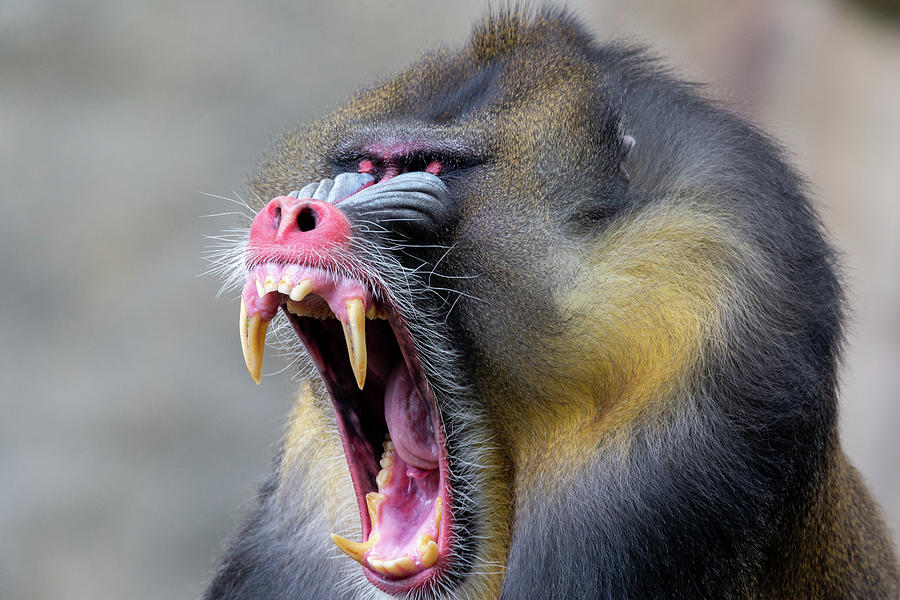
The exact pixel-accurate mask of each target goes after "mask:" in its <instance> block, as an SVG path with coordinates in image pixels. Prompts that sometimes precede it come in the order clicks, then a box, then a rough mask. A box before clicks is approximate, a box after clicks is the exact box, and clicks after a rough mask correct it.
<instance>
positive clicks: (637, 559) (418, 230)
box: [207, 11, 840, 598]
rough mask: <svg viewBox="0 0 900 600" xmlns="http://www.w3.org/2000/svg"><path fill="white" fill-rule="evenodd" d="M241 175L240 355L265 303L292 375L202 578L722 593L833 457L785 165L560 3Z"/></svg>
mask: <svg viewBox="0 0 900 600" xmlns="http://www.w3.org/2000/svg"><path fill="white" fill-rule="evenodd" d="M250 188H251V190H252V192H253V195H254V196H255V197H256V198H259V199H261V201H260V202H259V203H258V204H257V205H256V206H255V207H254V210H255V211H257V212H256V214H255V218H253V221H252V225H251V227H250V229H249V235H248V236H247V237H246V238H245V239H244V243H242V245H241V247H240V255H239V257H238V260H237V261H236V262H237V266H236V267H235V268H234V273H235V274H236V275H235V278H236V279H239V280H240V281H241V282H242V283H243V291H242V292H241V315H240V338H241V344H242V347H243V352H244V358H245V360H246V364H247V367H248V369H249V370H250V374H251V375H252V377H253V378H254V379H255V380H256V381H257V382H259V380H260V374H261V373H262V366H263V350H264V347H265V344H266V334H267V329H269V326H270V323H271V324H273V326H272V329H273V330H277V331H273V332H270V336H271V335H272V334H275V335H276V336H277V338H278V340H279V341H280V342H281V343H282V344H286V345H287V346H289V347H291V348H293V349H295V350H296V352H297V355H298V357H300V360H299V363H300V369H301V372H302V373H303V374H304V376H305V378H306V382H305V383H304V384H303V386H302V389H301V392H300V394H299V397H298V400H297V404H296V407H295V409H294V413H293V415H292V417H291V422H290V425H289V428H288V432H287V435H286V439H285V442H284V445H283V448H282V451H281V453H280V456H279V459H278V461H277V464H276V469H275V473H274V474H273V475H272V478H271V479H270V481H269V482H268V484H267V485H266V486H265V487H264V489H263V491H262V493H261V497H260V503H259V506H258V508H257V509H256V511H255V512H254V514H253V515H252V516H251V518H250V520H249V521H248V523H247V524H246V525H245V527H244V529H243V530H242V531H241V532H240V533H239V534H238V536H237V537H236V539H235V540H234V542H233V544H232V547H231V550H230V552H229V554H228V555H227V556H226V558H225V561H224V562H223V565H222V567H221V569H220V571H219V573H218V575H217V576H216V579H215V580H214V582H213V584H212V586H211V588H210V590H209V591H208V593H207V597H208V598H263V597H265V598H282V597H284V598H287V597H304V598H320V597H321V598H336V597H347V598H356V597H359V596H366V594H371V595H372V597H376V596H378V597H382V596H381V592H384V593H387V594H389V595H393V596H397V597H404V598H457V597H458V598H496V597H498V596H499V595H500V594H501V591H502V592H503V594H504V597H509V598H528V597H560V598H562V597H566V598H580V597H600V596H602V597H607V595H608V596H609V597H618V598H622V597H626V596H627V597H654V596H656V595H660V594H662V595H670V594H673V593H674V592H673V590H680V592H679V593H680V594H681V596H682V597H699V596H704V597H731V593H732V592H733V590H734V589H736V588H735V585H736V584H735V582H736V581H743V579H742V578H744V577H746V578H747V580H748V581H749V580H753V577H755V575H754V574H755V573H756V572H757V571H756V570H755V569H757V567H758V566H759V564H761V561H762V559H761V557H762V556H763V555H764V553H765V552H766V551H767V549H770V548H771V547H773V544H775V541H776V540H777V539H778V536H779V535H780V533H779V532H780V531H782V530H781V529H779V527H782V526H787V525H786V524H787V523H789V522H791V519H792V515H793V514H794V513H793V512H792V511H794V507H795V505H797V506H799V505H800V504H802V502H801V501H800V500H799V499H800V498H801V497H802V496H803V494H804V493H805V492H804V490H805V489H806V482H808V481H811V480H812V479H813V478H814V474H815V473H817V472H818V471H819V470H820V469H821V468H823V465H824V464H825V462H826V457H827V456H828V455H829V454H828V452H829V448H830V447H831V446H832V445H833V436H832V432H833V426H834V423H833V422H834V397H833V389H834V388H833V386H834V363H835V359H836V345H837V340H838V338H839V315H840V295H839V290H838V287H837V283H836V280H835V277H834V273H833V270H832V266H831V265H832V258H831V253H830V250H829V249H828V247H827V245H826V244H825V242H824V241H823V239H822V237H821V235H820V232H819V227H818V223H817V221H816V219H815V217H814V215H813V214H812V212H811V210H810V208H809V205H808V203H807V201H806V199H805V198H804V197H803V195H802V193H801V192H800V188H799V184H798V180H797V178H796V177H795V175H794V174H793V173H792V172H791V171H790V170H789V169H788V168H787V167H786V166H784V164H783V163H782V162H781V160H780V158H779V153H778V151H777V150H776V149H775V148H774V147H773V146H772V145H771V144H770V143H769V141H767V139H766V138H765V137H764V136H763V135H761V134H760V133H758V132H757V131H756V130H755V129H753V128H752V127H750V126H748V125H746V124H744V123H742V122H741V121H739V120H737V119H736V118H734V117H733V116H731V115H730V114H728V113H727V112H724V111H722V110H720V109H718V108H716V107H714V106H713V105H711V104H710V103H708V102H707V101H705V100H703V99H701V98H699V97H698V96H696V95H695V92H694V90H693V88H692V87H690V86H688V85H685V84H682V83H679V82H677V81H676V80H674V79H672V78H671V77H670V76H669V75H668V74H667V73H666V72H665V71H664V70H662V69H661V68H659V67H657V66H656V64H655V63H654V62H653V61H650V60H648V59H647V58H646V57H645V56H644V55H643V54H642V53H641V52H639V51H637V50H635V49H633V48H627V47H621V46H598V45H595V44H594V42H592V41H591V40H590V39H589V38H588V37H587V36H586V35H585V34H584V33H583V32H582V30H581V29H580V27H579V26H577V25H576V24H574V23H573V22H572V20H571V19H569V18H568V17H566V16H564V15H560V14H557V13H555V12H553V11H545V12H541V13H539V14H537V15H536V16H533V17H527V16H524V15H522V14H519V13H517V12H515V11H507V12H500V13H499V14H496V15H494V16H492V17H489V18H488V19H487V20H486V21H485V22H484V23H483V24H482V25H480V26H479V27H478V28H476V30H475V33H474V34H473V37H472V40H471V42H470V43H469V44H468V45H466V46H465V47H463V48H462V49H460V50H457V51H452V52H451V51H441V52H437V53H433V54H429V55H426V56H425V57H424V58H422V59H420V60H419V61H418V62H416V63H414V64H413V65H412V66H411V67H409V68H408V69H407V70H405V71H403V72H402V73H400V74H399V75H397V76H395V77H394V78H392V79H389V80H387V81H386V82H384V83H381V84H379V85H376V86H374V87H372V88H371V89H368V90H366V91H363V92H362V93H360V94H359V95H357V96H356V97H355V98H353V99H352V100H351V101H350V102H349V103H348V104H347V105H346V106H344V107H343V108H340V109H338V110H337V111H335V112H334V113H333V114H331V115H329V116H328V117H325V118H323V119H321V120H320V121H318V122H316V123H313V124H311V125H309V126H306V127H303V128H301V129H299V130H297V131H293V132H290V133H288V134H286V135H284V136H283V137H282V138H281V139H280V140H279V141H277V142H276V143H275V145H274V147H273V148H272V150H271V151H270V153H269V154H268V155H267V156H266V157H265V158H264V159H263V160H262V162H261V164H260V166H259V169H258V171H257V172H256V174H255V175H254V176H253V177H252V179H251V181H250ZM279 309H280V310H279ZM279 312H280V313H282V314H279ZM797 510H799V509H797ZM332 540H333V545H332ZM338 549H339V550H340V551H342V552H343V554H341V553H339V552H337V550H338ZM344 555H347V556H349V557H350V558H349V559H348V558H347V556H344ZM350 559H352V560H350ZM363 576H364V577H363ZM378 590H381V592H379V591H378ZM692 594H696V596H692ZM674 595H675V596H678V595H679V594H674Z"/></svg>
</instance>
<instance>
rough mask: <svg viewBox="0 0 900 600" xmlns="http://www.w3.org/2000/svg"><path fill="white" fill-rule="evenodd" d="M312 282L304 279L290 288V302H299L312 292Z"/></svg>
mask: <svg viewBox="0 0 900 600" xmlns="http://www.w3.org/2000/svg"><path fill="white" fill-rule="evenodd" d="M312 287H313V286H312V281H311V280H309V279H304V280H303V281H301V282H300V283H298V284H297V285H295V286H294V287H292V288H291V293H290V296H291V300H293V301H294V302H300V301H301V300H303V299H304V298H306V296H307V295H308V294H309V293H310V292H311V291H312Z"/></svg>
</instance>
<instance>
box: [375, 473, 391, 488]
mask: <svg viewBox="0 0 900 600" xmlns="http://www.w3.org/2000/svg"><path fill="white" fill-rule="evenodd" d="M390 478H391V472H390V471H388V470H387V469H381V470H380V471H378V475H376V476H375V484H376V485H377V486H378V489H379V490H380V489H382V488H383V487H384V486H386V485H387V482H388V481H389V480H390Z"/></svg>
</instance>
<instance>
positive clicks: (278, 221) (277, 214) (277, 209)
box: [274, 206, 281, 230]
mask: <svg viewBox="0 0 900 600" xmlns="http://www.w3.org/2000/svg"><path fill="white" fill-rule="evenodd" d="M279 225H281V207H280V206H277V207H275V227H274V228H275V229H276V230H277V229H278V227H279Z"/></svg>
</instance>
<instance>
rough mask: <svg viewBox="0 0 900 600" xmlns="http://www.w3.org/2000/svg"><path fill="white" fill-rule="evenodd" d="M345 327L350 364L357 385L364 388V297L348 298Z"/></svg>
mask: <svg viewBox="0 0 900 600" xmlns="http://www.w3.org/2000/svg"><path fill="white" fill-rule="evenodd" d="M341 325H343V327H344V339H345V340H346V342H347V352H348V353H349V355H350V366H351V367H352V368H353V375H354V376H356V385H358V386H359V389H363V386H364V385H365V384H366V358H367V356H366V307H365V306H364V305H363V301H362V298H353V299H352V300H347V322H346V323H344V322H341Z"/></svg>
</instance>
